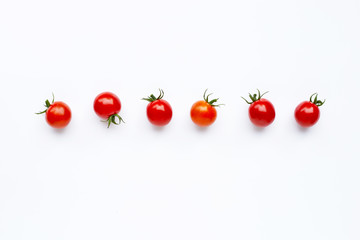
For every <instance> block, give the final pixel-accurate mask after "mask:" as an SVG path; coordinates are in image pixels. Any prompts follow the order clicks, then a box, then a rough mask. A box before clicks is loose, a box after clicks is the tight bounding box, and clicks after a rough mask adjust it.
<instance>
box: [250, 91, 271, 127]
mask: <svg viewBox="0 0 360 240" xmlns="http://www.w3.org/2000/svg"><path fill="white" fill-rule="evenodd" d="M249 118H250V121H251V122H252V123H253V124H254V125H255V126H258V127H266V126H269V125H270V124H271V123H272V122H273V121H274V119H275V108H274V106H273V105H272V103H271V102H270V101H269V100H267V99H265V98H261V99H260V100H257V101H255V102H253V103H251V105H250V107H249Z"/></svg>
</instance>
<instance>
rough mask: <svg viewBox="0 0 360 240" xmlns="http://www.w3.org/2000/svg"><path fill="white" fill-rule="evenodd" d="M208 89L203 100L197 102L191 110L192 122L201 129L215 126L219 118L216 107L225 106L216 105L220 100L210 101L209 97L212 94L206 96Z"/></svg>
mask: <svg viewBox="0 0 360 240" xmlns="http://www.w3.org/2000/svg"><path fill="white" fill-rule="evenodd" d="M206 92H207V89H206V90H205V92H204V95H203V99H204V100H200V101H197V102H195V103H194V104H193V105H192V107H191V110H190V116H191V120H192V121H193V122H194V123H195V124H196V125H198V126H200V127H207V126H210V125H211V124H213V123H214V122H215V120H216V117H217V112H216V109H215V107H218V106H220V105H223V104H215V103H216V102H217V101H218V100H219V99H218V98H216V99H213V100H209V96H210V95H211V94H212V93H210V94H208V95H206Z"/></svg>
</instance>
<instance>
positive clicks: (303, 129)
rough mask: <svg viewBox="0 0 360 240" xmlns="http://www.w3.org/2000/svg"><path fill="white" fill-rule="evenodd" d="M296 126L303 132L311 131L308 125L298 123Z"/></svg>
mask: <svg viewBox="0 0 360 240" xmlns="http://www.w3.org/2000/svg"><path fill="white" fill-rule="evenodd" d="M296 128H297V129H298V131H299V132H301V133H307V132H309V128H307V127H302V126H300V125H299V124H296Z"/></svg>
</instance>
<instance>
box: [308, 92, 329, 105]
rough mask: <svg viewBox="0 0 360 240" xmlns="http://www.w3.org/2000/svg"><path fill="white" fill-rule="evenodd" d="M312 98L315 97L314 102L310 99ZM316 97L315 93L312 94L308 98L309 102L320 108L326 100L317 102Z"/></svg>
mask: <svg viewBox="0 0 360 240" xmlns="http://www.w3.org/2000/svg"><path fill="white" fill-rule="evenodd" d="M313 96H315V98H314V100H313V99H312V98H313ZM317 97H318V94H317V93H314V94H312V95H311V96H310V102H312V103H313V104H315V105H316V106H318V107H320V106H322V105H323V104H324V103H325V101H326V99H324V101H321V100H318V99H317Z"/></svg>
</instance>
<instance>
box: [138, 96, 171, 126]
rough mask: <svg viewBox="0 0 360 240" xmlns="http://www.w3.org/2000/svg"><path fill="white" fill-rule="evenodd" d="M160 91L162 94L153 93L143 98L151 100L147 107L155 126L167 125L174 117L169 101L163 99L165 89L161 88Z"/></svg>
mask: <svg viewBox="0 0 360 240" xmlns="http://www.w3.org/2000/svg"><path fill="white" fill-rule="evenodd" d="M159 91H160V95H159V96H158V97H155V96H154V95H153V94H151V95H150V96H149V97H147V98H143V100H146V101H149V102H150V103H149V104H148V105H147V108H146V114H147V117H148V119H149V121H150V122H151V123H152V124H154V125H155V126H165V125H167V124H168V123H169V122H170V120H171V118H172V108H171V106H170V104H169V103H168V102H167V101H165V100H163V99H162V98H163V97H164V91H163V90H161V89H159Z"/></svg>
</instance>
